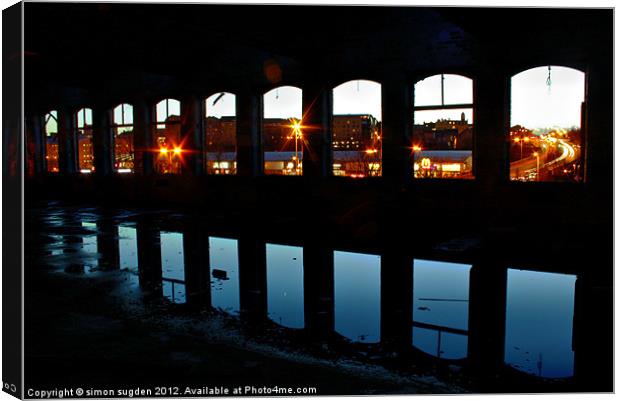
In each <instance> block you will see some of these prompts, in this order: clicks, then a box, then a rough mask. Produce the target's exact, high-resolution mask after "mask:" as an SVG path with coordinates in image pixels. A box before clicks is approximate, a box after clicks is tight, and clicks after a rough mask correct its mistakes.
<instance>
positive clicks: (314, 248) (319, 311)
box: [304, 240, 334, 338]
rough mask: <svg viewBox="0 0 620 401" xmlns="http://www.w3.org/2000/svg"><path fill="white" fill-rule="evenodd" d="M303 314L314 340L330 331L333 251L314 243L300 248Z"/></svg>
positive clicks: (324, 244)
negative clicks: (302, 279) (302, 255)
mask: <svg viewBox="0 0 620 401" xmlns="http://www.w3.org/2000/svg"><path fill="white" fill-rule="evenodd" d="M304 315H305V326H306V329H307V330H308V331H309V332H310V333H311V334H312V335H313V336H314V337H315V338H316V337H318V338H326V337H327V336H329V335H330V334H331V333H333V331H334V251H333V249H332V248H331V247H329V246H328V245H327V244H326V243H324V242H322V241H320V240H316V241H314V240H313V241H310V242H307V243H306V244H305V245H304Z"/></svg>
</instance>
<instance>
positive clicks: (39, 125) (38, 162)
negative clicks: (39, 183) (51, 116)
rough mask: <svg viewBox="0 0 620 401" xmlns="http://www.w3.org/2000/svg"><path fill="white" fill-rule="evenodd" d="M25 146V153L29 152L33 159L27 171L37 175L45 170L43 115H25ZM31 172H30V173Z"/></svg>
mask: <svg viewBox="0 0 620 401" xmlns="http://www.w3.org/2000/svg"><path fill="white" fill-rule="evenodd" d="M26 135H27V136H28V139H27V148H26V154H29V155H30V156H29V157H30V158H31V159H32V161H33V164H32V166H27V168H31V169H32V171H28V174H29V175H39V174H42V173H44V172H45V171H46V170H47V164H46V162H45V155H46V152H45V150H46V149H45V139H46V138H45V116H43V115H40V114H35V115H31V116H28V117H27V121H26ZM30 173H32V174H30Z"/></svg>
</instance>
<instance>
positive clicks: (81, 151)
mask: <svg viewBox="0 0 620 401" xmlns="http://www.w3.org/2000/svg"><path fill="white" fill-rule="evenodd" d="M92 120H93V118H92V110H91V109H88V108H86V109H81V110H80V111H78V112H77V142H78V143H77V145H78V166H79V168H80V172H81V173H91V172H92V171H94V170H95V164H94V149H93V129H92Z"/></svg>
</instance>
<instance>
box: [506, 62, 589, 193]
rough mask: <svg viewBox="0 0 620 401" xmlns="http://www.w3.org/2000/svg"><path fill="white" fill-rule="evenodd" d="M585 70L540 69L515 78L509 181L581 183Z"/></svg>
mask: <svg viewBox="0 0 620 401" xmlns="http://www.w3.org/2000/svg"><path fill="white" fill-rule="evenodd" d="M584 92H585V74H584V73H582V72H581V71H577V70H574V69H571V68H566V67H557V66H551V67H538V68H533V69H530V70H527V71H524V72H521V73H519V74H517V75H515V76H514V77H513V78H512V80H511V111H510V112H511V116H510V126H511V128H510V134H509V141H510V179H511V180H517V181H569V182H581V181H583V154H582V132H581V118H582V112H581V108H582V104H583V101H584Z"/></svg>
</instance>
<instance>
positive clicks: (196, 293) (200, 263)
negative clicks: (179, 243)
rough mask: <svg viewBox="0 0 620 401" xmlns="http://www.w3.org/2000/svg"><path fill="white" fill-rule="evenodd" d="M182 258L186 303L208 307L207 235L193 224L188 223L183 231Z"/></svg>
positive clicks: (197, 306) (209, 294)
mask: <svg viewBox="0 0 620 401" xmlns="http://www.w3.org/2000/svg"><path fill="white" fill-rule="evenodd" d="M183 257H184V264H185V293H186V299H187V303H188V304H189V305H190V306H192V307H196V308H200V307H203V306H207V307H208V306H210V305H211V281H210V277H209V269H210V267H209V235H208V234H207V232H206V230H204V229H203V228H202V227H201V226H200V225H198V224H195V223H193V222H188V223H187V224H186V225H185V229H184V230H183Z"/></svg>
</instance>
